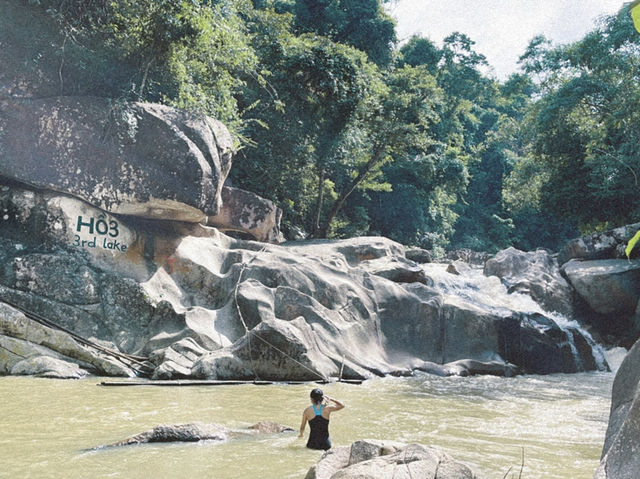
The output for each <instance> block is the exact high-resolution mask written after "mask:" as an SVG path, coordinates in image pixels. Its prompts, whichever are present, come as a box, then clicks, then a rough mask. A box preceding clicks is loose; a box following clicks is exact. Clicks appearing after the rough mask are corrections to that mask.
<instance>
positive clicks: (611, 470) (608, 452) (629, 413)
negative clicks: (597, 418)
mask: <svg viewBox="0 0 640 479" xmlns="http://www.w3.org/2000/svg"><path fill="white" fill-rule="evenodd" d="M638 471H640V341H638V342H636V344H635V345H634V346H633V348H631V350H630V351H629V353H628V354H627V356H626V357H625V359H624V361H623V362H622V364H621V365H620V368H619V369H618V372H617V373H616V378H615V380H614V383H613V391H612V394H611V411H610V414H609V425H608V428H607V434H606V437H605V442H604V447H603V449H602V458H601V461H600V466H599V467H598V469H597V470H596V472H595V474H594V479H633V478H636V477H638Z"/></svg>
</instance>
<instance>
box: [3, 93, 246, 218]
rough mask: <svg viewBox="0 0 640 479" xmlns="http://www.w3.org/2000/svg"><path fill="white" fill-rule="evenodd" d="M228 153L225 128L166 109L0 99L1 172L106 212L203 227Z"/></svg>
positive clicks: (96, 101)
mask: <svg viewBox="0 0 640 479" xmlns="http://www.w3.org/2000/svg"><path fill="white" fill-rule="evenodd" d="M232 153H233V142H232V139H231V135H230V134H229V132H228V131H227V129H226V128H225V127H224V125H222V124H221V123H220V122H218V121H216V120H214V119H213V118H210V117H206V116H197V115H192V114H189V113H186V112H182V111H180V110H177V109H175V108H170V107H167V106H163V105H156V104H149V103H122V104H120V103H114V102H112V101H110V100H107V99H104V98H96V97H53V98H43V99H31V100H29V101H25V100H21V99H10V98H4V99H2V100H0V174H1V175H2V176H4V177H6V178H10V179H13V180H17V181H20V182H23V183H26V184H30V185H33V186H36V187H38V188H43V189H50V190H54V191H60V192H64V193H67V194H69V195H72V196H75V197H77V198H80V199H83V200H85V201H87V202H88V203H91V204H93V205H95V206H97V207H99V208H101V209H102V210H104V211H107V212H109V213H119V214H128V215H136V216H140V217H144V218H156V219H164V220H166V219H173V220H179V221H192V222H199V221H204V220H206V217H207V215H216V214H218V212H219V211H220V206H221V202H222V199H221V192H222V185H223V183H224V180H225V178H226V176H227V174H228V172H229V169H230V167H231V158H232ZM87 225H88V226H87V227H90V226H89V223H87Z"/></svg>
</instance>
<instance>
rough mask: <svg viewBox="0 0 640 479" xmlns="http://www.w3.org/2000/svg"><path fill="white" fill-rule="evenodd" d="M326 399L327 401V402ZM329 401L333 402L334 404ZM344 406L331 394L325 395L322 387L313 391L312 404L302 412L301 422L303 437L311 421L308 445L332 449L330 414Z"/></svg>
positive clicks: (311, 447) (301, 434)
mask: <svg viewBox="0 0 640 479" xmlns="http://www.w3.org/2000/svg"><path fill="white" fill-rule="evenodd" d="M325 400H326V402H325ZM329 403H333V405H332V406H330V405H329ZM342 408H344V404H342V403H341V402H340V401H338V400H336V399H332V398H330V397H329V396H325V395H324V394H323V393H322V390H320V389H314V390H313V391H311V406H309V407H307V408H306V409H305V410H304V412H303V413H302V424H300V435H299V436H298V437H299V438H300V439H302V436H303V435H304V428H305V426H306V425H307V422H308V423H309V429H310V430H311V432H310V433H309V440H308V441H307V447H308V448H310V449H323V450H325V451H326V450H327V449H331V439H330V438H329V416H330V415H331V413H332V412H334V411H339V410H340V409H342Z"/></svg>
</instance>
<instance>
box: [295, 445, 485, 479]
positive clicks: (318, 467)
mask: <svg viewBox="0 0 640 479" xmlns="http://www.w3.org/2000/svg"><path fill="white" fill-rule="evenodd" d="M369 477H371V478H373V477H375V478H376V479H400V478H406V479H409V478H412V477H413V478H415V477H433V478H438V479H475V478H477V476H476V474H475V473H474V472H473V470H472V469H471V468H469V467H468V466H467V465H465V464H463V463H461V462H458V461H456V460H455V459H453V458H452V457H451V456H449V455H448V454H446V453H444V452H443V451H441V450H439V449H437V448H435V447H429V446H423V445H421V444H402V443H398V442H393V441H379V440H362V441H356V442H354V443H353V444H352V445H351V446H350V447H341V448H337V449H336V450H335V451H334V450H330V451H328V452H327V453H326V454H325V455H324V456H323V457H322V459H320V461H318V463H316V464H315V465H314V466H313V467H312V468H311V469H310V470H309V472H308V473H307V475H306V476H305V479H360V478H369Z"/></svg>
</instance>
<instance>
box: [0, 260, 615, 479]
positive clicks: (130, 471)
mask: <svg viewBox="0 0 640 479" xmlns="http://www.w3.org/2000/svg"><path fill="white" fill-rule="evenodd" d="M425 272H426V273H427V274H428V275H429V276H430V277H431V278H432V280H433V282H434V284H435V285H436V287H437V288H438V289H439V290H440V291H442V294H444V295H449V296H451V297H455V298H456V300H458V301H465V302H471V303H474V304H478V305H483V307H485V308H490V309H492V308H495V309H501V308H508V309H511V310H515V311H525V312H527V311H528V312H531V311H540V309H539V306H538V305H537V304H535V303H534V302H533V301H532V300H531V298H529V297H528V296H525V295H518V294H511V295H509V294H507V292H506V289H505V287H504V285H503V284H502V283H501V282H500V280H499V279H498V278H495V277H490V278H487V277H484V276H483V275H482V273H481V272H480V271H468V272H466V273H465V274H464V275H463V276H455V275H451V274H449V273H446V271H445V270H444V266H443V265H429V266H425ZM552 317H553V318H554V320H556V321H557V322H558V323H559V324H560V325H561V327H564V326H571V325H573V326H574V327H575V326H578V325H577V323H575V322H571V321H567V320H565V319H564V318H562V317H560V316H559V315H557V314H553V313H552ZM585 334H586V332H585ZM596 349H597V350H598V351H600V352H601V353H602V354H601V355H602V358H603V359H604V352H603V351H602V350H601V348H596ZM622 354H623V351H621V350H618V351H617V357H616V356H608V357H607V361H608V363H609V364H610V365H611V366H612V368H613V369H614V370H615V367H616V365H617V364H618V363H619V362H620V360H621V355H622ZM603 364H604V363H603ZM613 377H614V374H613V373H612V372H603V371H599V372H589V373H579V374H572V375H566V374H555V375H548V376H519V377H515V378H498V377H489V376H487V377H470V378H461V377H451V378H441V377H436V376H430V375H427V374H422V375H417V376H414V377H410V378H384V379H373V380H368V381H365V382H364V383H363V384H361V385H352V384H345V383H334V384H329V385H325V386H323V388H324V389H325V392H326V393H327V394H328V395H329V396H333V397H336V398H339V399H341V400H343V401H344V402H345V403H346V404H347V407H346V409H344V410H343V411H339V412H337V413H335V414H334V415H333V416H332V421H331V426H330V429H331V434H332V439H333V443H334V445H336V446H339V445H349V444H351V443H352V442H353V441H356V440H359V439H364V438H372V439H389V440H395V441H401V442H406V443H411V442H416V443H421V444H425V445H433V446H437V447H440V448H442V449H443V450H445V451H446V452H448V453H450V454H451V455H452V456H453V457H455V458H456V459H458V460H461V461H463V462H465V463H467V464H469V465H470V466H471V467H472V468H473V469H474V470H475V471H476V472H477V473H478V474H479V476H480V477H483V478H486V479H489V478H498V479H500V478H505V477H508V478H517V477H519V476H520V469H521V467H522V476H521V477H522V478H523V479H539V478H553V479H578V478H581V479H582V478H585V479H589V478H591V477H592V475H593V472H594V470H595V469H596V467H597V465H598V462H599V458H600V453H601V450H602V444H603V442H604V436H605V432H606V428H607V421H608V414H609V405H610V396H611V386H612V383H613ZM100 382H101V380H100V379H99V378H89V379H84V380H81V381H69V380H67V381H59V380H47V379H37V378H24V377H1V378H0V404H1V413H0V477H2V478H5V477H6V478H11V479H24V478H38V479H39V478H65V479H75V478H77V479H80V478H82V479H85V478H127V479H135V478H140V479H148V478H153V479H163V478H176V477H177V478H184V479H187V478H192V477H193V478H196V477H198V478H199V477H202V478H209V479H211V478H213V479H288V478H291V479H293V478H296V479H303V478H304V476H305V474H306V472H307V470H308V469H309V467H311V466H312V465H313V464H314V463H315V462H316V461H317V460H318V459H319V458H320V456H321V453H319V452H318V451H312V450H307V449H306V448H305V447H304V441H302V440H298V439H297V434H296V433H291V434H284V435H269V436H262V437H252V438H249V439H242V440H234V441H229V442H227V443H222V444H220V443H212V442H201V443H180V444H158V443H156V444H143V445H136V446H126V447H120V448H102V449H97V450H96V449H95V448H96V447H97V446H100V445H104V444H110V443H114V442H117V441H120V440H122V439H125V438H127V437H129V436H132V435H134V434H138V433H140V432H143V431H146V430H148V429H151V428H153V427H155V426H157V425H160V424H177V423H186V422H194V421H201V422H210V423H219V424H223V425H225V426H227V427H230V428H245V427H247V426H249V425H251V424H254V423H256V422H258V421H263V420H268V421H276V422H279V423H282V424H285V425H289V426H291V427H293V428H294V429H296V430H297V429H298V427H299V424H300V419H301V416H302V410H303V409H304V408H305V407H306V406H307V405H308V397H309V392H310V390H311V388H312V387H314V386H315V385H312V384H296V385H287V384H273V385H261V386H258V385H236V386H184V387H175V386H174V387H168V386H167V387H165V386H131V387H105V386H100V385H99V384H100ZM307 432H308V430H307ZM523 457H524V459H523ZM509 471H510V472H509Z"/></svg>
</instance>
